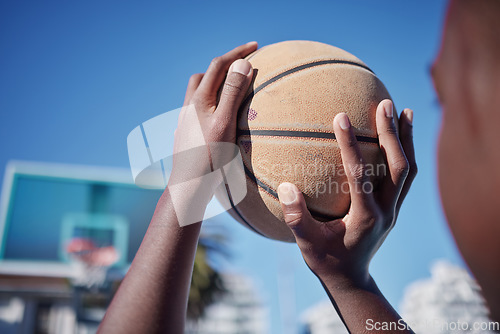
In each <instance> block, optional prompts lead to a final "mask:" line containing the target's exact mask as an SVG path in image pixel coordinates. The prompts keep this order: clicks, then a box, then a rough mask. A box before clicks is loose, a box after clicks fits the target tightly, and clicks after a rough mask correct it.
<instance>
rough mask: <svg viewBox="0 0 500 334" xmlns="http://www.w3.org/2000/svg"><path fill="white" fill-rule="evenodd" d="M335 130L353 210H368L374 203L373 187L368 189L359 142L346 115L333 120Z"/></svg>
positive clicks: (341, 114)
mask: <svg viewBox="0 0 500 334" xmlns="http://www.w3.org/2000/svg"><path fill="white" fill-rule="evenodd" d="M333 130H334V132H335V137H336V138H337V142H338V145H339V148H340V153H341V156H342V164H343V166H344V171H345V173H346V176H347V181H348V182H349V192H350V195H351V208H352V209H355V210H358V209H361V210H366V209H368V208H369V207H370V205H371V204H372V201H373V197H372V192H371V190H372V187H367V185H368V183H367V182H369V181H368V178H367V177H366V173H365V169H366V168H365V164H364V162H363V157H362V155H361V150H360V149H359V145H358V141H357V139H356V136H355V135H354V131H353V129H352V126H351V122H350V121H349V117H347V115H346V114H345V113H340V114H338V115H337V116H335V118H334V120H333Z"/></svg>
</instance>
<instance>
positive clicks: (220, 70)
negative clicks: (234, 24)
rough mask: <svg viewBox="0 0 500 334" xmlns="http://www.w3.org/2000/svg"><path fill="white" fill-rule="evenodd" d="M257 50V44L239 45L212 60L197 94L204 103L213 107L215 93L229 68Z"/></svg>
mask: <svg viewBox="0 0 500 334" xmlns="http://www.w3.org/2000/svg"><path fill="white" fill-rule="evenodd" d="M255 50H257V42H250V43H247V44H244V45H240V46H238V47H237V48H235V49H233V50H231V51H229V52H228V53H226V54H225V55H223V56H220V57H217V58H214V59H213V60H212V62H211V63H210V66H209V67H208V69H207V72H206V73H205V75H204V76H203V80H201V83H200V86H199V89H198V93H199V94H200V98H201V99H203V100H204V101H205V102H207V103H209V104H211V105H215V103H216V99H217V91H218V90H219V87H220V86H221V84H222V82H223V81H224V78H225V77H226V73H227V70H228V69H229V66H231V64H232V63H233V62H234V61H235V60H236V59H240V58H244V57H246V56H247V55H249V54H250V53H252V52H254V51H255Z"/></svg>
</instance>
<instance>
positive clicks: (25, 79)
mask: <svg viewBox="0 0 500 334" xmlns="http://www.w3.org/2000/svg"><path fill="white" fill-rule="evenodd" d="M445 7H446V2H445V1H443V0H437V1H431V0H428V1H419V2H406V1H395V0H394V1H384V0H381V1H370V0H366V1H315V0H313V1H307V2H305V1H303V2H296V1H274V2H271V1H267V2H261V1H252V2H236V1H212V2H201V1H200V2H192V1H182V2H181V1H179V2H177V3H173V2H167V1H163V2H160V1H150V2H147V3H145V2H141V3H139V2H133V1H120V2H118V1H105V2H102V1H85V2H83V1H80V2H67V1H44V2H41V1H13V2H7V1H2V2H1V3H0V173H2V174H3V172H4V167H5V164H6V162H7V161H8V160H11V159H20V160H33V161H44V162H62V163H76V164H84V165H97V166H118V167H128V156H127V147H126V137H127V135H128V133H129V132H130V131H131V130H132V129H133V128H135V127H136V126H137V125H139V124H140V123H142V122H144V121H145V120H147V119H149V118H152V117H154V116H156V115H159V114H161V113H164V112H166V111H168V110H171V109H175V108H178V107H179V106H180V105H181V103H182V101H183V97H184V91H185V87H186V85H187V82H188V79H189V76H190V75H191V74H193V73H197V72H204V71H205V69H206V67H207V66H208V64H209V62H210V60H211V59H212V58H213V57H216V56H218V55H221V54H223V53H225V52H227V51H228V50H230V49H232V48H233V47H235V46H237V45H239V44H242V43H245V42H248V41H252V40H256V41H258V42H259V44H260V45H261V46H263V45H266V44H270V43H274V42H279V41H283V40H291V39H309V40H316V41H320V42H324V43H328V44H332V45H335V46H338V47H341V48H343V49H345V50H347V51H349V52H351V53H353V54H354V55H356V56H357V57H359V58H360V59H362V60H363V61H364V62H365V63H366V64H368V66H370V67H371V68H372V69H373V70H374V71H375V73H377V75H378V76H379V78H380V79H381V80H382V81H383V82H384V83H385V85H386V87H387V88H388V90H389V92H390V93H391V95H392V97H393V99H394V101H395V103H396V106H397V107H398V109H400V110H401V109H402V108H403V107H410V108H412V109H414V111H415V121H414V129H415V134H414V136H415V145H416V152H417V161H418V163H419V171H420V172H419V175H418V177H417V179H416V180H415V183H414V186H413V188H412V190H411V191H410V194H409V195H408V198H407V200H406V202H405V204H404V205H403V208H402V210H401V213H400V216H399V220H398V223H397V225H396V227H395V229H394V230H393V232H392V233H391V234H390V236H389V237H388V239H387V240H386V242H385V243H384V245H383V246H382V248H381V249H380V251H379V252H378V254H377V255H376V257H375V258H374V260H373V263H372V266H371V271H372V274H373V276H374V278H375V279H376V281H377V283H378V285H379V287H380V288H381V290H382V291H383V292H384V293H385V294H386V296H387V297H388V299H389V300H390V301H391V302H392V303H393V305H395V306H396V307H397V305H398V303H399V301H400V299H401V297H402V294H403V291H404V287H405V286H406V285H407V284H408V283H409V282H411V281H414V280H416V279H419V278H423V277H426V276H428V275H429V272H428V269H429V266H430V265H431V263H432V262H433V261H434V260H436V259H439V258H446V259H449V260H450V261H451V262H453V263H461V260H460V257H459V255H458V253H457V251H456V248H455V246H454V244H453V241H452V239H451V237H450V235H449V232H448V228H447V226H446V223H445V221H444V218H443V215H442V211H441V209H440V202H439V196H438V191H437V182H436V173H435V170H436V159H435V147H436V145H435V144H436V139H437V133H438V130H439V121H440V117H441V115H440V111H439V106H438V104H437V102H436V97H435V94H434V92H433V89H432V82H431V79H430V76H429V67H430V65H431V63H432V60H433V57H434V56H435V54H436V52H437V48H438V45H439V40H440V35H441V26H442V21H443V18H444V11H445ZM219 220H220V221H221V222H222V223H223V224H224V225H227V227H228V230H229V231H230V234H231V238H232V243H231V245H230V248H231V250H232V251H233V254H234V256H233V259H232V261H231V263H230V264H229V265H228V268H230V269H231V270H233V271H239V272H244V273H247V274H249V275H251V276H252V277H253V278H254V279H255V280H256V281H257V282H258V286H259V288H260V290H261V293H262V295H263V296H264V297H265V298H266V299H267V300H268V301H269V303H270V310H271V319H272V332H273V333H275V332H280V331H281V330H282V329H283V327H282V326H283V325H282V317H281V316H280V306H279V305H280V300H281V302H282V304H283V303H284V304H287V305H289V306H288V311H286V310H285V311H286V312H287V313H286V314H288V315H293V314H295V315H299V314H300V313H301V312H302V311H303V310H305V309H306V308H307V307H309V306H311V305H313V304H314V303H316V302H318V301H319V300H322V299H324V298H326V295H325V294H324V292H323V291H322V288H321V286H320V285H319V283H318V282H317V280H316V278H315V277H314V276H313V275H312V274H311V273H309V270H308V269H307V268H306V266H305V265H304V264H303V261H302V258H301V256H300V253H299V252H298V250H297V248H296V246H295V245H286V244H282V243H278V242H273V241H270V240H266V239H263V238H261V237H259V236H257V235H253V234H252V233H251V232H249V231H248V230H246V229H244V228H243V227H240V226H239V225H238V224H237V223H236V222H234V221H232V220H231V219H230V218H229V216H227V215H224V216H222V217H220V218H219ZM145 223H146V222H145ZM287 277H288V278H287ZM278 291H282V293H281V298H285V300H284V301H283V299H280V295H279V294H278ZM286 298H288V299H286ZM290 305H292V306H290ZM282 311H283V309H282ZM285 317H286V316H285Z"/></svg>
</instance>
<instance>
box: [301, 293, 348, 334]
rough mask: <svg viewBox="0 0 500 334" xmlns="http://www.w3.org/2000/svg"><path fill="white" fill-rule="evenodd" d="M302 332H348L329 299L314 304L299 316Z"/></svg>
mask: <svg viewBox="0 0 500 334" xmlns="http://www.w3.org/2000/svg"><path fill="white" fill-rule="evenodd" d="M301 322H302V323H303V325H304V327H303V331H302V333H304V334H331V333H335V334H349V332H348V331H347V329H346V328H345V326H344V323H343V322H342V320H340V317H339V315H338V314H337V311H336V310H335V308H334V307H333V306H332V303H331V302H330V301H329V300H325V301H323V302H321V303H318V304H316V305H314V306H313V307H311V308H309V309H308V310H306V311H305V312H304V313H303V314H302V316H301Z"/></svg>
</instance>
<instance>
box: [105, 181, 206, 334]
mask: <svg viewBox="0 0 500 334" xmlns="http://www.w3.org/2000/svg"><path fill="white" fill-rule="evenodd" d="M200 228H201V223H195V224H191V225H188V226H185V227H180V226H179V223H178V221H177V217H176V214H175V211H174V209H173V204H172V201H171V198H170V193H169V191H168V188H167V190H165V192H164V194H163V195H162V197H161V199H160V201H159V202H158V205H157V207H156V211H155V213H154V216H153V219H152V220H151V223H150V225H149V228H148V230H147V232H146V235H145V237H144V240H143V242H142V244H141V247H140V248H139V251H138V252H137V255H136V257H135V258H134V261H133V263H132V266H131V267H130V270H129V272H128V273H127V275H126V277H125V279H124V280H123V282H122V284H121V285H120V288H119V290H118V291H117V293H116V295H115V297H114V299H113V302H112V303H111V305H110V307H109V308H108V311H107V313H106V316H105V318H104V320H103V322H102V323H101V326H100V327H99V332H100V333H165V332H168V333H183V330H184V322H185V316H186V308H187V300H188V294H189V287H190V283H191V275H192V269H193V263H194V256H195V253H196V246H197V242H198V237H199V233H200Z"/></svg>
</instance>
